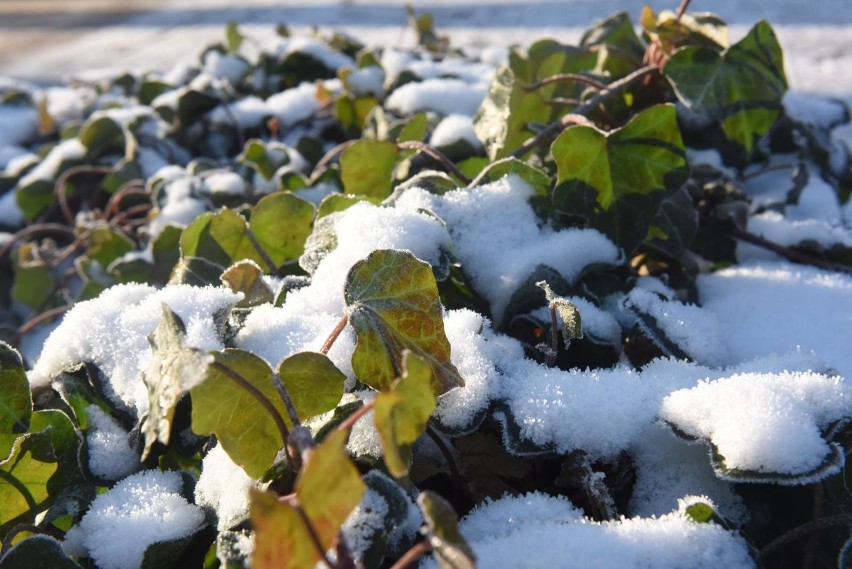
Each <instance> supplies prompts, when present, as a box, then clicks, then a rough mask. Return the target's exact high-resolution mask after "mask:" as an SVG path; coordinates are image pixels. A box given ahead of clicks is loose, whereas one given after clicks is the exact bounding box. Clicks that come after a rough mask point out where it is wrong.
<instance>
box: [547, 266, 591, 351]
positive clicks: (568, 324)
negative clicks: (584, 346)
mask: <svg viewBox="0 0 852 569" xmlns="http://www.w3.org/2000/svg"><path fill="white" fill-rule="evenodd" d="M535 285H536V286H537V287H538V288H540V289H541V290H543V291H544V296H545V298H547V303H548V306H549V308H550V310H551V311H555V312H556V314H558V315H559V330H560V331H561V332H562V341H563V342H565V348H566V349H567V348H568V346H569V345H570V344H571V340H573V339H575V338H582V337H583V321H582V319H581V318H580V311H579V310H577V307H576V306H574V305H573V304H571V302H570V301H569V300H567V299H565V298H562V297H561V296H557V295H556V294H554V292H553V291H552V290H551V288H550V285H549V284H547V281H539V282H537V283H535Z"/></svg>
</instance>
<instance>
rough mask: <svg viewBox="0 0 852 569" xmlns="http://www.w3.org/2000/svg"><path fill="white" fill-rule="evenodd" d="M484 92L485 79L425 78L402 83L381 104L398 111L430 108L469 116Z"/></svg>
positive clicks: (486, 85) (405, 112)
mask: <svg viewBox="0 0 852 569" xmlns="http://www.w3.org/2000/svg"><path fill="white" fill-rule="evenodd" d="M487 92H488V83H485V82H478V83H466V82H464V81H461V80H459V79H427V80H425V81H421V82H414V83H406V84H405V85H403V86H402V87H400V88H398V89H396V90H395V91H394V92H393V93H391V94H390V96H389V97H388V98H387V99H386V100H385V106H386V107H387V108H388V109H389V110H391V111H393V112H395V113H397V114H399V115H410V114H412V113H416V112H417V111H434V112H436V113H439V114H441V115H445V116H446V115H451V114H462V115H468V116H473V114H474V113H475V112H476V110H477V109H478V108H479V105H480V104H482V100H483V99H484V98H485V95H486V93H487Z"/></svg>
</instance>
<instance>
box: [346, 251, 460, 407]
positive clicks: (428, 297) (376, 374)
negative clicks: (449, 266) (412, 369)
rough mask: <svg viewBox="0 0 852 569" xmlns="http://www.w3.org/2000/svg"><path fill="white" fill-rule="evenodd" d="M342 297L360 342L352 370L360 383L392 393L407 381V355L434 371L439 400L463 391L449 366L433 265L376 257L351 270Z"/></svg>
mask: <svg viewBox="0 0 852 569" xmlns="http://www.w3.org/2000/svg"><path fill="white" fill-rule="evenodd" d="M343 296H344V299H345V301H346V306H347V312H348V314H349V322H350V324H351V325H352V327H353V328H354V329H355V333H356V336H357V343H356V345H355V352H354V353H353V354H352V367H353V368H354V370H355V375H357V376H358V378H359V379H360V380H361V381H363V382H364V383H366V384H368V385H370V386H371V387H373V388H375V389H377V390H379V391H387V390H388V389H389V388H390V386H391V383H392V382H393V380H394V379H395V378H397V377H401V376H402V373H403V369H404V368H403V365H402V359H403V350H405V349H408V350H411V351H412V352H413V353H414V354H416V355H417V356H420V357H422V358H423V359H425V360H426V361H427V362H428V363H429V365H430V366H431V367H432V369H433V372H434V374H435V381H436V385H435V395H436V396H437V395H442V394H443V393H446V392H447V391H449V390H450V389H453V388H454V387H460V386H463V385H464V381H463V380H462V378H461V376H460V375H459V372H458V370H457V369H456V367H455V366H454V365H453V364H452V362H451V361H450V342H449V340H447V336H446V334H445V333H444V320H443V315H442V310H441V302H440V299H439V297H438V286H437V283H436V282H435V277H434V275H433V274H432V267H431V265H429V263H426V262H424V261H421V260H419V259H418V258H417V257H415V256H414V255H412V254H411V253H408V252H404V251H395V250H378V251H374V252H372V253H371V254H370V255H369V256H368V257H367V258H366V259H364V260H362V261H358V262H357V263H355V265H353V267H352V269H350V271H349V274H348V275H347V276H346V284H345V287H344V290H343Z"/></svg>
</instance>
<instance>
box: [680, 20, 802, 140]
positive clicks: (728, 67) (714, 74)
mask: <svg viewBox="0 0 852 569" xmlns="http://www.w3.org/2000/svg"><path fill="white" fill-rule="evenodd" d="M663 71H664V73H665V75H666V77H667V78H668V79H669V81H670V82H671V84H672V86H673V87H674V90H675V93H676V94H677V96H678V99H680V101H681V102H682V103H683V104H684V105H686V106H687V107H688V108H690V109H691V110H693V111H696V112H698V113H702V114H705V115H707V116H708V117H709V118H710V119H712V120H714V121H719V122H720V123H721V125H722V130H723V131H724V132H725V136H727V137H728V138H729V139H730V140H733V141H736V142H738V143H739V144H740V145H742V146H743V148H745V150H746V152H747V153H748V154H751V152H752V150H753V149H754V145H755V143H756V141H757V140H758V139H759V138H760V137H762V136H763V135H764V134H766V133H767V132H769V129H770V127H771V126H772V125H773V124H774V123H775V119H776V118H778V115H779V113H780V111H781V99H782V98H783V97H784V93H785V92H786V91H787V78H786V76H785V75H784V59H783V55H782V51H781V46H780V45H779V43H778V39H777V38H776V37H775V32H774V31H773V30H772V26H770V25H769V24H768V23H766V22H765V21H763V20H761V21H760V22H758V23H757V24H756V25H755V26H754V27H753V28H752V29H751V30H750V31H749V33H748V34H747V35H746V37H744V38H743V39H742V40H740V41H739V42H737V43H736V44H734V45H732V46H731V47H730V48H729V49H727V50H725V51H723V52H721V53H719V52H718V51H717V50H715V49H712V48H707V47H695V46H693V47H686V48H684V49H682V50H680V51H678V52H676V53H675V54H674V55H672V57H671V58H670V59H669V61H668V63H666V66H665V68H664V69H663Z"/></svg>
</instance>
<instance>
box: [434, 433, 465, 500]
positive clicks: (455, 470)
mask: <svg viewBox="0 0 852 569" xmlns="http://www.w3.org/2000/svg"><path fill="white" fill-rule="evenodd" d="M426 434H427V435H428V436H429V438H430V439H432V442H433V443H435V446H437V447H438V450H439V451H441V454H442V455H443V456H444V460H446V461H447V466H449V467H450V478H452V479H453V495H454V496H455V500H456V504H459V503H461V502H462V495H461V492H462V490H464V487H465V484H464V480H462V477H461V473H459V467H458V465H457V464H456V460H455V459H454V458H453V454H452V453H451V452H450V449H449V448H448V447H447V445H446V444H445V443H444V441H443V439H441V435H439V434H438V433H436V432H435V430H434V429H433V428H432V427H430V426H427V427H426Z"/></svg>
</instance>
